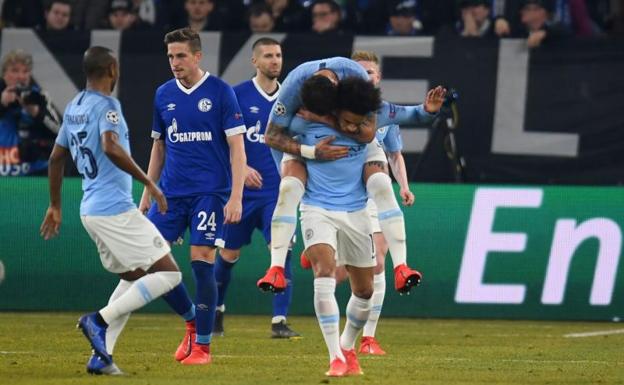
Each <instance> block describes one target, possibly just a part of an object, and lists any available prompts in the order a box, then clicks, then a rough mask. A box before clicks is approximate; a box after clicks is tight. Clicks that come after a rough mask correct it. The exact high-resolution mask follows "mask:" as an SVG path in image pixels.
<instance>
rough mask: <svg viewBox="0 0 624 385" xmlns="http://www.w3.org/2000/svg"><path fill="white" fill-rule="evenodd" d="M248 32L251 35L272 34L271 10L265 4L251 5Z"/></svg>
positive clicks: (273, 24) (273, 23) (273, 21)
mask: <svg viewBox="0 0 624 385" xmlns="http://www.w3.org/2000/svg"><path fill="white" fill-rule="evenodd" d="M248 21H249V30H250V31H251V32H253V33H266V32H272V31H273V29H274V28H275V20H274V19H273V13H272V12H271V8H269V7H268V6H267V5H266V4H253V5H252V6H251V7H250V8H249V12H248Z"/></svg>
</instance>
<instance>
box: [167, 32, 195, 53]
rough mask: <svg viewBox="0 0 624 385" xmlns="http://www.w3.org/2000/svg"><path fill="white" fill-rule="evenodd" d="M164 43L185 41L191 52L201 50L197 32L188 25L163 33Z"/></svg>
mask: <svg viewBox="0 0 624 385" xmlns="http://www.w3.org/2000/svg"><path fill="white" fill-rule="evenodd" d="M164 41H165V45H169V44H171V43H187V44H188V45H189V48H190V49H191V52H193V53H195V52H198V51H201V49H202V48H201V39H200V38H199V34H198V33H197V32H195V31H193V30H192V29H190V28H189V27H186V28H180V29H176V30H173V31H171V32H169V33H167V34H166V35H165V40H164Z"/></svg>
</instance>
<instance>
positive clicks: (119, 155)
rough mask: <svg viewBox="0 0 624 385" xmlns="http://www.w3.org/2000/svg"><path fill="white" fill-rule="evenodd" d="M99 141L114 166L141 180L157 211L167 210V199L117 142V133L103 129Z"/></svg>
mask: <svg viewBox="0 0 624 385" xmlns="http://www.w3.org/2000/svg"><path fill="white" fill-rule="evenodd" d="M100 141H101V143H102V150H103V151H104V154H105V155H106V156H107V157H108V159H110V161H111V162H113V164H115V166H117V167H119V168H120V169H122V170H123V171H125V172H127V173H128V174H130V175H132V177H133V178H134V179H136V180H138V181H139V182H141V183H142V184H143V185H144V186H145V189H146V190H147V192H148V193H149V194H150V195H151V196H152V197H153V198H154V200H155V201H156V203H157V204H158V211H160V212H161V213H163V214H164V213H165V212H166V211H167V200H166V199H165V196H164V195H163V193H162V191H160V189H159V188H158V186H156V183H154V181H153V180H152V179H150V178H149V177H148V176H147V174H145V173H144V172H143V170H141V167H139V165H138V164H136V162H135V161H134V159H132V157H131V156H130V154H128V153H127V152H126V150H125V149H124V148H123V147H122V146H121V145H120V144H119V136H118V135H117V133H116V132H115V131H105V132H104V133H102V135H101V136H100Z"/></svg>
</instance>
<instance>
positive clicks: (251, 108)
mask: <svg viewBox="0 0 624 385" xmlns="http://www.w3.org/2000/svg"><path fill="white" fill-rule="evenodd" d="M259 111H260V107H256V106H251V107H249V112H251V113H252V114H257V113H258V112H259Z"/></svg>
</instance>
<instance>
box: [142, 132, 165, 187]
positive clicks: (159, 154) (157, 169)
mask: <svg viewBox="0 0 624 385" xmlns="http://www.w3.org/2000/svg"><path fill="white" fill-rule="evenodd" d="M164 164H165V141H164V140H160V139H154V143H152V151H151V153H150V160H149V164H148V166H147V177H148V178H150V179H151V180H153V181H154V183H156V182H157V181H158V180H159V179H160V175H161V174H162V169H163V166H164ZM143 197H145V198H146V199H147V189H143ZM143 197H142V198H141V199H143Z"/></svg>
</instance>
